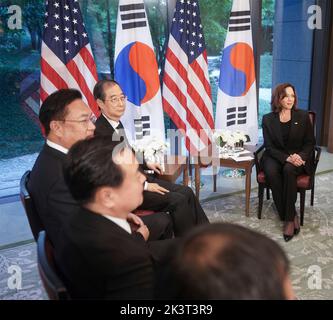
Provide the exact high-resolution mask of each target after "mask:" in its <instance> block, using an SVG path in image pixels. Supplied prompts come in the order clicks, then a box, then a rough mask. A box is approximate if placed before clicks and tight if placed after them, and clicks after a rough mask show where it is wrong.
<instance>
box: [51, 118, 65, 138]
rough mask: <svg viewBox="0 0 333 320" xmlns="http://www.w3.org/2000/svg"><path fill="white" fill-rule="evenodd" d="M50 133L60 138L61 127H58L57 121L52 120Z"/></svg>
mask: <svg viewBox="0 0 333 320" xmlns="http://www.w3.org/2000/svg"><path fill="white" fill-rule="evenodd" d="M50 131H51V132H53V133H54V134H55V135H56V136H58V137H61V136H62V126H61V125H60V123H59V121H57V120H52V121H51V122H50Z"/></svg>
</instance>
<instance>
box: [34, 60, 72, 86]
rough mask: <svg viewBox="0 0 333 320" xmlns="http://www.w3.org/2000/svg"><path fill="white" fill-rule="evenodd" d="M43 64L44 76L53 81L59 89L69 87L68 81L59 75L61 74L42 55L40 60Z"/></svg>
mask: <svg viewBox="0 0 333 320" xmlns="http://www.w3.org/2000/svg"><path fill="white" fill-rule="evenodd" d="M40 65H41V72H42V73H43V74H44V76H45V77H46V78H47V79H48V80H49V81H50V82H52V84H53V85H54V86H55V87H56V88H57V89H67V88H68V85H67V83H66V82H65V81H64V80H63V79H62V78H61V77H60V76H59V74H58V73H57V72H56V71H55V70H54V69H53V68H52V67H51V66H50V65H49V64H48V63H47V62H46V60H44V59H43V57H41V61H40Z"/></svg>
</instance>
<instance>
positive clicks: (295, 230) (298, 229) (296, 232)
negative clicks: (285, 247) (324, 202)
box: [294, 228, 301, 236]
mask: <svg viewBox="0 0 333 320" xmlns="http://www.w3.org/2000/svg"><path fill="white" fill-rule="evenodd" d="M300 231H301V228H295V229H294V235H295V236H296V235H298V234H299V232H300Z"/></svg>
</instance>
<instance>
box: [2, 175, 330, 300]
mask: <svg viewBox="0 0 333 320" xmlns="http://www.w3.org/2000/svg"><path fill="white" fill-rule="evenodd" d="M309 200H310V192H308V193H307V199H306V207H305V221H304V227H303V228H302V229H301V233H300V234H299V235H298V236H297V237H294V238H293V239H292V240H291V241H290V242H288V243H285V242H284V241H283V239H282V223H281V222H280V221H279V219H278V217H277V214H276V212H275V209H274V206H273V202H272V200H268V201H267V200H266V201H264V207H263V216H262V219H261V220H258V219H257V217H256V213H257V203H258V200H257V190H256V189H254V190H253V192H252V194H251V200H250V201H251V203H250V208H251V209H250V217H245V214H244V212H245V195H244V193H235V194H233V195H228V196H223V197H222V198H219V199H215V200H211V201H207V202H205V203H203V207H204V209H205V211H206V213H207V215H208V217H209V219H210V221H211V222H218V221H227V222H233V223H238V224H241V225H244V226H247V227H249V228H252V229H254V230H257V231H261V232H263V233H265V234H267V235H268V236H270V237H271V238H273V239H274V240H276V241H277V242H278V243H279V244H281V245H282V246H283V248H284V249H285V250H286V252H287V254H288V257H289V259H290V261H291V279H292V283H293V286H294V289H295V292H296V295H297V297H298V299H301V300H308V299H333V250H332V249H333V212H332V207H331V206H332V205H333V172H330V173H326V174H321V175H317V178H316V192H315V203H314V207H311V206H310V205H309ZM11 265H18V266H20V268H21V269H22V289H19V290H17V289H10V288H9V287H8V278H9V277H10V276H11V275H10V274H9V273H8V267H10V266H11ZM312 270H315V271H316V274H315V275H316V276H318V277H316V278H315V277H314V275H313V274H312V273H311V272H312ZM320 286H321V288H320ZM0 299H6V300H8V299H10V300H12V299H47V296H46V294H45V291H44V290H43V288H42V285H41V281H40V278H39V275H38V270H37V264H36V245H35V243H29V244H25V245H22V246H18V247H13V248H8V249H3V250H1V251H0Z"/></svg>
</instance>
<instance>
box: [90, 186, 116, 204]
mask: <svg viewBox="0 0 333 320" xmlns="http://www.w3.org/2000/svg"><path fill="white" fill-rule="evenodd" d="M116 198H117V196H116V194H115V190H114V189H113V188H111V187H101V188H99V189H98V190H97V192H96V194H95V200H96V202H99V203H101V204H103V206H104V207H107V208H109V209H112V208H114V206H115V200H116Z"/></svg>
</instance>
